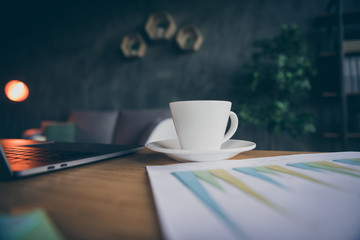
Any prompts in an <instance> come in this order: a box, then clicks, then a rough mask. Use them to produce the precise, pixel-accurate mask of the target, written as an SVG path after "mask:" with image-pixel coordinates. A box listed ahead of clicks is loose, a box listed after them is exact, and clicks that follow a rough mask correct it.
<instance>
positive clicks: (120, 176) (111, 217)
mask: <svg viewBox="0 0 360 240" xmlns="http://www.w3.org/2000/svg"><path fill="white" fill-rule="evenodd" d="M298 153H304V152H283V151H256V150H255V151H249V152H245V153H241V154H239V155H237V156H236V157H234V158H233V159H246V158H257V157H267V156H279V155H289V154H298ZM176 163H178V162H176V161H174V160H172V159H170V158H168V157H167V156H165V155H163V154H160V153H154V152H151V151H149V150H144V151H141V152H139V153H136V154H132V155H128V156H125V157H121V158H117V159H111V160H106V161H103V162H98V163H93V164H88V165H84V166H80V167H76V168H71V169H66V170H63V171H58V172H53V173H50V174H43V175H38V176H33V177H29V178H25V179H19V180H12V181H0V192H1V197H0V211H1V212H5V213H10V212H18V211H22V210H26V209H31V208H35V207H41V208H43V209H44V210H45V211H46V212H47V214H48V215H49V217H50V218H51V219H52V221H53V222H54V224H55V225H56V226H57V228H58V229H59V231H60V232H61V233H62V234H63V236H64V237H65V238H66V239H161V231H160V226H159V222H158V218H157V214H156V208H155V204H154V200H153V197H152V192H151V187H150V182H149V179H148V176H147V172H146V169H145V166H147V165H164V164H176Z"/></svg>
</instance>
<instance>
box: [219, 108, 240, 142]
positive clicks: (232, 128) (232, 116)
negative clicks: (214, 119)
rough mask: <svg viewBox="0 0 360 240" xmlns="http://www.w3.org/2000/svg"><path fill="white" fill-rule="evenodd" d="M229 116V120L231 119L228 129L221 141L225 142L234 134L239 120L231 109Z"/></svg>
mask: <svg viewBox="0 0 360 240" xmlns="http://www.w3.org/2000/svg"><path fill="white" fill-rule="evenodd" d="M229 116H230V120H231V125H230V128H229V131H228V132H227V133H226V134H225V136H224V140H223V143H224V142H226V141H227V140H229V139H230V138H231V137H232V136H233V135H234V134H235V132H236V129H237V128H238V124H239V120H238V117H237V115H236V113H234V112H233V111H231V112H230V115H229Z"/></svg>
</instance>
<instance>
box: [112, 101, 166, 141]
mask: <svg viewBox="0 0 360 240" xmlns="http://www.w3.org/2000/svg"><path fill="white" fill-rule="evenodd" d="M169 117H171V113H170V110H169V109H167V108H166V109H143V110H124V111H121V113H120V116H119V119H118V123H117V128H116V130H115V138H114V143H115V144H141V145H142V144H145V141H146V139H147V136H144V133H146V134H150V131H149V129H150V128H151V129H152V128H153V127H154V124H156V123H159V122H160V121H161V120H162V119H165V118H169Z"/></svg>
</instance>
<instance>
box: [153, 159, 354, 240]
mask: <svg viewBox="0 0 360 240" xmlns="http://www.w3.org/2000/svg"><path fill="white" fill-rule="evenodd" d="M147 171H148V173H149V177H150V181H151V185H152V189H153V193H154V198H155V202H156V206H157V210H158V215H159V219H160V223H161V226H162V229H163V232H164V236H165V238H168V239H360V229H359V227H358V226H359V222H360V204H359V202H360V153H359V152H343V153H327V154H302V155H292V156H282V157H269V158H258V159H249V160H231V161H219V162H209V163H186V164H176V165H168V166H151V167H147Z"/></svg>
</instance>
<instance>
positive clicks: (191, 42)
mask: <svg viewBox="0 0 360 240" xmlns="http://www.w3.org/2000/svg"><path fill="white" fill-rule="evenodd" d="M176 43H177V45H178V46H179V48H180V49H181V50H183V51H197V50H199V48H200V47H201V45H202V43H203V36H202V34H201V32H200V31H199V29H197V28H196V27H183V28H181V29H180V30H179V32H178V33H177V35H176Z"/></svg>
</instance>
